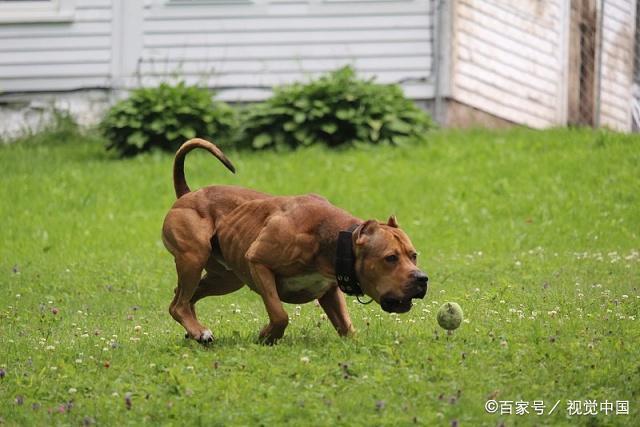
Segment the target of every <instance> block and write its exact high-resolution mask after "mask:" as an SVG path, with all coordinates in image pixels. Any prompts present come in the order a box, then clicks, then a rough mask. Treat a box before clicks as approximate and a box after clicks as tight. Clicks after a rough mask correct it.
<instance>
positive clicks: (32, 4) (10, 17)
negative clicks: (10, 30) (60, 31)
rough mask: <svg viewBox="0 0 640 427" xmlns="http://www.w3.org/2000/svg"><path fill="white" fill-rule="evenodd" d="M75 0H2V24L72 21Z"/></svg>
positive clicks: (0, 7)
mask: <svg viewBox="0 0 640 427" xmlns="http://www.w3.org/2000/svg"><path fill="white" fill-rule="evenodd" d="M74 17H75V0H39V1H38V0H26V1H16V0H8V1H7V0H0V24H29V23H38V22H42V23H47V22H54V23H55V22H71V21H73V20H74Z"/></svg>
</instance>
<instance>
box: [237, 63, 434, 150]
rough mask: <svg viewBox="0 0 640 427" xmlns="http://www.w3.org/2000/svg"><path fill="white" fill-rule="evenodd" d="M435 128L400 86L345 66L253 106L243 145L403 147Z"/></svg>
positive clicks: (244, 122) (278, 91)
mask: <svg viewBox="0 0 640 427" xmlns="http://www.w3.org/2000/svg"><path fill="white" fill-rule="evenodd" d="M431 127H432V122H431V119H430V118H429V116H428V115H427V114H426V113H425V112H424V111H422V110H421V109H419V108H418V107H417V106H416V105H415V104H414V103H413V102H412V101H410V100H409V99H407V98H405V97H404V95H403V93H402V90H401V89H400V87H399V86H397V85H382V84H377V83H375V82H374V81H373V79H369V80H362V79H358V78H357V77H356V75H355V72H354V70H353V69H352V68H351V67H343V68H340V69H338V70H336V71H334V72H331V73H329V74H327V75H324V76H322V77H320V78H318V79H316V80H312V81H310V82H309V83H306V84H303V83H294V84H291V85H287V86H281V87H279V88H276V89H275V91H274V94H273V96H272V97H271V98H269V99H268V100H266V101H264V102H262V103H258V104H254V105H252V106H250V107H249V108H247V109H246V111H245V112H244V116H243V120H242V128H241V131H240V139H241V142H240V144H241V145H244V146H249V147H251V148H254V149H265V148H276V149H282V148H288V147H290V148H294V147H298V146H307V145H312V144H315V143H324V144H326V145H328V146H330V147H335V146H339V145H343V144H355V143H363V142H366V143H373V144H399V143H401V142H403V141H405V140H407V139H413V138H420V137H422V136H423V135H424V133H425V132H426V131H427V130H428V129H429V128H431Z"/></svg>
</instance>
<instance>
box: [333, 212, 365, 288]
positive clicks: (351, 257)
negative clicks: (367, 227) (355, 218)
mask: <svg viewBox="0 0 640 427" xmlns="http://www.w3.org/2000/svg"><path fill="white" fill-rule="evenodd" d="M356 228H358V224H354V225H352V226H351V227H349V228H348V229H347V230H345V231H340V233H338V246H337V249H336V265H335V267H336V280H337V281H338V287H339V288H340V290H341V291H342V292H344V293H345V294H347V295H355V296H360V295H364V292H362V288H361V287H360V283H359V282H358V277H357V276H356V256H355V254H354V253H353V232H354V230H355V229H356Z"/></svg>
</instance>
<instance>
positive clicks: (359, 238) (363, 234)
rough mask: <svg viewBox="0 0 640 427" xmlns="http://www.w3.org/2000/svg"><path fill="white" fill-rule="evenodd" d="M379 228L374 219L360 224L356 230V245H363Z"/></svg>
mask: <svg viewBox="0 0 640 427" xmlns="http://www.w3.org/2000/svg"><path fill="white" fill-rule="evenodd" d="M379 227H380V226H379V225H378V221H376V220H375V219H370V220H367V221H365V223H364V224H362V225H361V226H360V227H359V228H358V230H357V235H356V245H362V244H364V243H365V242H366V241H367V239H368V238H369V237H370V236H371V235H372V234H373V233H375V232H376V230H377V229H378V228H379Z"/></svg>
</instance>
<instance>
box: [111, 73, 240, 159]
mask: <svg viewBox="0 0 640 427" xmlns="http://www.w3.org/2000/svg"><path fill="white" fill-rule="evenodd" d="M235 123H236V112H235V110H234V109H233V108H231V107H230V106H229V105H227V104H225V103H223V102H218V101H214V100H213V99H212V96H211V93H210V92H209V91H208V90H207V89H206V88H201V87H198V86H188V85H186V84H185V83H184V82H180V83H178V84H177V85H175V86H172V85H170V84H168V83H162V84H160V85H159V86H158V87H154V88H141V89H136V90H134V91H133V92H131V95H130V96H129V97H128V98H127V99H125V100H122V101H120V102H118V103H116V104H115V105H114V106H113V107H111V109H110V110H109V111H108V113H107V115H106V117H105V118H104V120H103V121H102V123H101V125H100V128H101V130H102V133H103V134H104V135H105V136H106V137H107V138H108V140H109V145H108V146H107V148H109V149H112V148H113V149H115V150H117V151H118V152H120V154H122V155H123V156H129V155H135V154H138V153H141V152H143V151H148V150H150V149H151V148H156V147H157V148H160V149H163V150H168V151H175V150H176V149H177V148H178V147H179V146H180V145H181V144H182V143H183V142H184V141H185V140H187V139H190V138H194V137H196V136H197V137H202V138H210V139H212V140H214V141H216V142H217V143H220V142H221V141H224V140H225V139H226V138H227V137H228V136H229V134H230V131H231V129H233V128H235Z"/></svg>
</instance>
